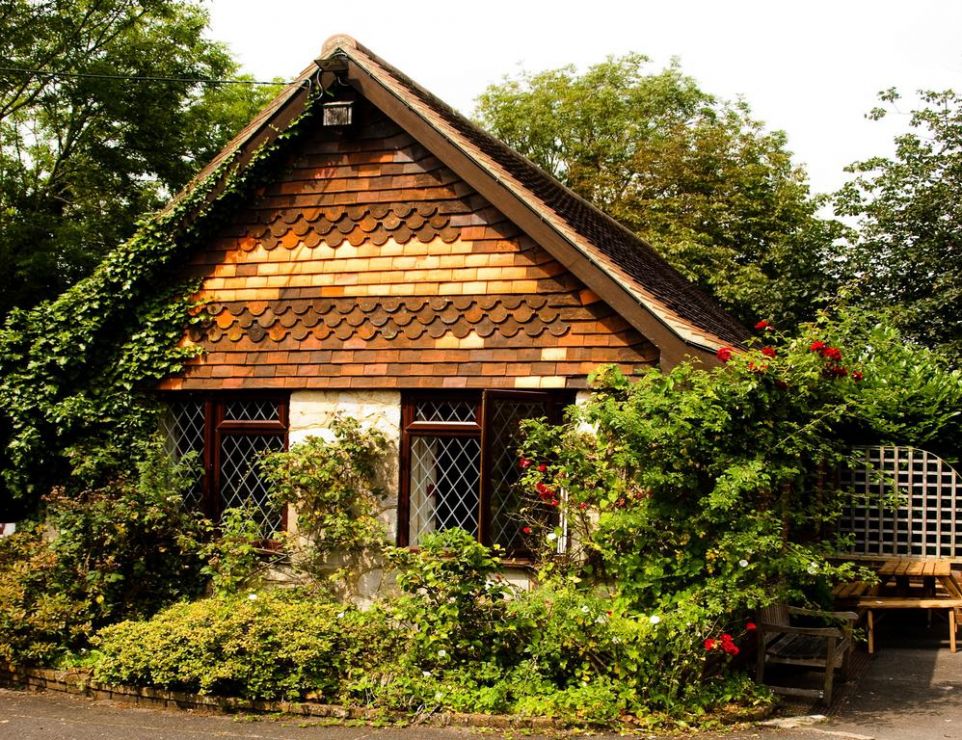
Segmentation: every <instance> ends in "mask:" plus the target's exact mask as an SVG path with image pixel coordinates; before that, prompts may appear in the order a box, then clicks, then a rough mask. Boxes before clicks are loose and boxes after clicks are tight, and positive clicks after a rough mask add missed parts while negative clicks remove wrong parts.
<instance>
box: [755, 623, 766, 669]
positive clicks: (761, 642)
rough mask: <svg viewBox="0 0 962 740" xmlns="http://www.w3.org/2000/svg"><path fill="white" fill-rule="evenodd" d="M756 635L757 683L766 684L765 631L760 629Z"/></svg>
mask: <svg viewBox="0 0 962 740" xmlns="http://www.w3.org/2000/svg"><path fill="white" fill-rule="evenodd" d="M755 635H756V638H755V639H756V642H757V649H758V654H757V655H756V657H755V683H764V682H765V630H763V629H762V628H761V627H759V628H758V630H757V632H756V633H755Z"/></svg>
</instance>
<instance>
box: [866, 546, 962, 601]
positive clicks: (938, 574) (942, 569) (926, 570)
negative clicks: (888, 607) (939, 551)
mask: <svg viewBox="0 0 962 740" xmlns="http://www.w3.org/2000/svg"><path fill="white" fill-rule="evenodd" d="M875 572H876V573H877V574H878V577H879V585H880V586H881V588H882V589H884V588H885V587H886V585H887V584H888V583H889V582H890V581H891V580H892V579H893V578H894V579H895V583H896V590H897V591H898V592H899V594H898V595H900V596H907V595H908V589H909V579H911V578H918V579H921V580H922V584H923V585H922V592H923V595H924V596H925V597H927V598H932V597H934V596H935V584H936V583H939V584H941V586H942V588H943V589H944V590H945V593H946V594H947V595H948V596H949V597H950V598H954V599H959V598H962V590H960V588H959V584H958V583H957V582H956V580H955V579H954V578H953V577H952V561H951V560H946V559H944V558H921V557H909V556H903V555H899V556H893V557H888V558H885V559H884V560H882V563H881V565H879V566H878V567H877V568H876V569H875Z"/></svg>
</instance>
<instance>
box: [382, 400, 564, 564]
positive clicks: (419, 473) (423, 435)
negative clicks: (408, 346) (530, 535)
mask: <svg viewBox="0 0 962 740" xmlns="http://www.w3.org/2000/svg"><path fill="white" fill-rule="evenodd" d="M562 400H563V398H559V397H553V396H551V395H549V394H547V393H539V392H529V391H486V392H483V393H482V392H477V393H460V394H457V395H443V394H439V393H431V394H419V393H411V394H409V395H407V396H405V399H404V417H403V424H404V431H403V434H402V460H403V461H404V464H405V467H404V470H403V471H402V482H401V484H402V490H401V502H400V506H399V517H398V542H399V544H401V545H415V546H416V545H417V544H418V543H419V542H420V540H421V538H422V537H423V536H424V535H425V534H428V533H430V532H437V531H441V530H445V529H452V528H455V527H459V528H461V529H464V530H466V531H468V532H470V533H472V534H473V535H474V536H476V537H477V538H478V539H479V540H481V541H482V542H484V543H485V544H499V545H501V546H502V547H504V548H505V549H506V550H507V551H508V553H509V554H522V555H523V554H524V550H525V542H524V538H523V536H522V534H521V530H522V527H523V526H524V520H523V518H522V516H521V510H522V508H523V507H524V506H525V505H526V501H525V498H524V497H523V496H522V494H521V492H520V491H519V490H518V487H517V483H518V480H519V478H520V469H519V467H518V446H519V444H520V442H521V437H520V425H521V422H522V421H523V420H524V419H530V418H538V417H549V418H557V416H558V411H559V410H560V401H562Z"/></svg>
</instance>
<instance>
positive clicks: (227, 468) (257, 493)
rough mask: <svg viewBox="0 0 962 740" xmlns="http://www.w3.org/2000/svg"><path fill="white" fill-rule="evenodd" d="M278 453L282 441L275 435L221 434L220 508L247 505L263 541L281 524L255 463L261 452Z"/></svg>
mask: <svg viewBox="0 0 962 740" xmlns="http://www.w3.org/2000/svg"><path fill="white" fill-rule="evenodd" d="M282 449H284V437H283V435H278V434H257V435H234V434H225V435H224V437H223V438H222V440H221V460H220V500H221V507H222V509H230V508H234V507H239V506H244V505H246V504H251V505H252V507H253V509H254V518H255V519H256V520H257V523H258V524H259V525H260V528H261V534H262V535H263V536H264V538H265V539H266V538H269V537H271V536H272V535H274V534H275V533H276V532H278V531H280V529H281V525H282V521H281V512H280V511H279V510H278V509H277V508H275V507H274V506H272V505H271V501H270V492H269V490H268V488H267V483H266V482H265V481H264V479H263V478H262V477H261V475H260V470H259V468H258V464H257V463H258V460H259V459H260V457H261V456H262V455H263V454H264V453H265V452H268V451H270V452H276V451H278V450H282Z"/></svg>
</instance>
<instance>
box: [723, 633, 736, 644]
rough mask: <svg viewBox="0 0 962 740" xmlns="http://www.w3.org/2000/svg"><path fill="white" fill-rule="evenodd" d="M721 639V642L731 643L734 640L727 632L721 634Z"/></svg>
mask: <svg viewBox="0 0 962 740" xmlns="http://www.w3.org/2000/svg"><path fill="white" fill-rule="evenodd" d="M721 640H722V643H728V644H732V643H733V642H734V640H733V639H732V636H731V635H729V634H728V633H727V632H726V633H725V634H724V635H722V638H721Z"/></svg>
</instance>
